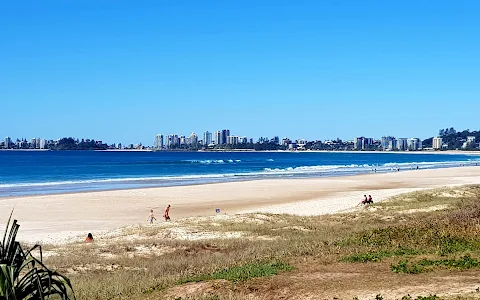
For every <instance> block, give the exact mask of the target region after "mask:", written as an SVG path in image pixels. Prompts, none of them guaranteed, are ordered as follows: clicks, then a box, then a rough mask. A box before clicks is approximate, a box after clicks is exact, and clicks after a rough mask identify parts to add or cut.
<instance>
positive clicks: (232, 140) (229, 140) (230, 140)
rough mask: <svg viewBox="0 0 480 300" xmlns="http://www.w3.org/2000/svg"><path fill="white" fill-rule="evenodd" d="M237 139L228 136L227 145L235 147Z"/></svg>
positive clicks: (236, 137)
mask: <svg viewBox="0 0 480 300" xmlns="http://www.w3.org/2000/svg"><path fill="white" fill-rule="evenodd" d="M238 139H239V138H238V136H234V135H229V136H228V138H227V144H229V145H236V144H238Z"/></svg>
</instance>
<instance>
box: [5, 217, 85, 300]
mask: <svg viewBox="0 0 480 300" xmlns="http://www.w3.org/2000/svg"><path fill="white" fill-rule="evenodd" d="M12 213H13V211H12ZM11 218H12V214H10V218H9V219H8V221H7V226H6V227H5V234H4V236H3V241H1V242H0V300H21V299H45V298H49V297H50V296H52V295H56V296H57V297H60V298H61V299H65V300H68V299H72V298H73V299H75V295H74V293H73V289H72V285H71V283H70V281H69V280H68V278H67V277H65V276H63V275H61V274H59V273H57V272H55V271H51V270H49V269H48V268H47V267H46V266H45V265H44V264H43V263H42V248H41V246H40V245H35V246H34V247H33V248H31V249H30V250H28V251H27V252H24V251H23V249H22V247H21V246H20V243H19V242H17V241H16V240H15V238H16V236H17V232H18V228H19V227H20V225H18V224H17V220H14V221H13V223H12V224H11V226H10V220H11ZM34 250H38V251H39V253H40V259H37V258H35V257H34V256H32V255H31V253H32V251H34Z"/></svg>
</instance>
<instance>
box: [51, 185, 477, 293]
mask: <svg viewBox="0 0 480 300" xmlns="http://www.w3.org/2000/svg"><path fill="white" fill-rule="evenodd" d="M438 205H443V206H442V207H445V208H444V209H441V210H434V211H427V210H428V208H429V207H433V206H438ZM416 209H421V210H419V211H415V210H416ZM412 210H414V211H413V212H412ZM405 211H408V213H405ZM218 223H219V224H211V223H209V222H204V223H200V224H193V225H194V226H195V230H201V231H209V232H214V233H215V232H217V233H219V234H221V233H225V232H241V233H242V234H243V237H242V238H228V239H227V238H215V239H211V240H200V241H186V240H172V239H169V238H165V237H163V238H162V237H161V235H159V234H160V233H161V232H162V230H164V228H160V227H159V228H155V227H149V228H146V229H144V230H143V229H138V232H136V234H138V235H142V230H143V231H144V236H146V237H147V238H146V239H138V240H124V241H121V240H120V241H111V242H109V241H106V242H105V243H104V244H100V243H99V244H93V245H88V246H86V245H83V244H82V245H69V246H66V247H63V248H59V249H56V250H55V251H57V252H58V255H56V256H51V257H48V258H47V259H46V261H47V263H48V264H49V265H51V266H54V267H55V268H56V269H58V270H59V271H61V272H64V273H65V272H67V274H69V277H70V279H71V280H72V283H73V285H74V288H75V292H76V295H77V299H144V298H145V297H146V298H147V299H163V296H164V295H167V294H168V293H169V290H170V289H172V288H178V287H182V286H183V285H185V286H188V285H189V284H195V283H198V284H200V283H206V282H208V281H215V280H227V281H230V282H233V283H235V284H234V285H233V287H232V285H229V286H227V287H222V288H219V289H216V290H215V291H214V292H213V294H208V295H206V296H205V295H203V294H201V293H200V294H198V298H195V297H196V296H189V295H184V294H182V293H180V292H179V294H178V295H175V296H176V297H177V298H179V297H183V298H181V299H204V298H205V297H212V298H211V299H246V298H247V296H245V295H250V294H252V293H253V294H254V295H257V296H259V297H260V296H262V295H263V296H262V297H264V298H261V297H260V298H258V299H269V298H271V297H273V298H275V297H276V293H275V292H272V291H275V290H279V291H281V290H283V289H285V285H286V284H287V285H289V286H290V288H292V289H295V287H294V285H293V283H292V282H293V281H294V279H295V278H303V277H299V276H306V277H305V278H309V277H308V276H310V275H309V274H310V273H314V274H317V273H318V272H320V271H318V270H330V271H322V272H326V273H328V272H330V273H331V272H334V273H332V274H337V273H339V272H340V271H339V268H343V269H342V270H349V268H348V266H351V268H350V270H357V269H359V264H361V265H362V266H365V267H364V268H361V270H364V271H362V272H366V274H367V275H365V276H366V277H367V278H368V276H375V273H374V272H378V271H376V270H384V271H382V272H385V273H382V274H383V275H382V276H384V277H385V278H384V280H385V283H387V282H393V283H395V280H402V278H403V277H395V276H397V275H396V274H408V276H417V275H415V274H421V273H425V272H436V271H437V270H440V271H443V272H444V271H451V272H455V271H458V270H471V269H473V270H474V269H476V268H478V264H479V262H478V258H479V257H480V236H478V233H477V232H478V226H479V224H480V187H478V186H468V187H461V188H455V189H443V190H436V191H428V192H417V193H411V194H407V195H403V196H401V197H396V198H395V199H393V200H390V201H387V202H385V203H380V204H375V205H373V206H370V207H369V208H367V209H362V210H360V211H357V212H353V213H348V214H337V215H330V216H317V217H293V216H284V215H282V216H276V215H263V217H262V218H256V217H255V216H254V215H252V216H251V218H250V220H243V221H236V222H233V221H228V220H227V221H219V222H218ZM193 225H192V224H186V225H185V226H193ZM139 248H141V249H150V250H151V251H150V250H149V251H150V252H148V253H147V254H146V255H142V254H141V253H140V252H139V250H138V249H139ZM152 249H153V250H152ZM155 251H156V252H155ZM370 264H375V266H376V267H375V268H376V269H372V268H370V267H368V266H370ZM378 264H380V265H378ZM345 265H346V267H345ZM315 272H317V273H315ZM342 272H345V274H347V275H348V274H349V273H348V272H347V271H342ZM369 272H370V273H369ZM330 273H328V274H330ZM277 274H280V275H279V276H275V275H277ZM290 274H291V275H290ZM322 274H323V273H321V272H320V273H319V275H315V276H323V275H322ZM368 274H370V275H368ZM389 274H391V275H389ZM288 276H292V278H293V279H288V278H289V277H288ZM295 276H297V277H295ZM312 276H313V275H312ZM335 276H337V275H335ZM342 278H343V277H342ZM346 278H347V277H346ZM361 278H363V276H361V277H360V279H358V280H360V281H359V285H360V286H361V287H362V288H371V289H377V288H378V287H379V285H378V284H377V285H375V284H376V283H375V282H370V281H361V280H363V279H361ZM422 278H423V277H422ZM253 279H255V280H253ZM422 280H428V278H425V279H422ZM298 282H299V283H298V286H299V287H300V286H301V289H302V290H305V289H312V290H313V291H315V290H316V289H317V288H318V287H316V286H314V285H309V283H308V282H309V281H306V280H299V281H298ZM334 282H336V281H334ZM353 283H354V280H350V279H345V281H344V282H343V281H342V282H341V283H340V282H339V283H335V284H332V286H330V287H328V288H331V290H332V293H334V292H333V291H337V290H338V289H340V290H342V289H347V288H348V286H350V285H351V284H353ZM343 285H345V288H343ZM253 286H254V287H253ZM326 288H327V287H325V288H324V289H326ZM322 291H323V290H322ZM295 292H296V291H295V290H291V291H289V293H295ZM269 293H271V294H269ZM187 294H188V293H187ZM165 297H167V296H165ZM202 297H204V298H202ZM215 297H216V298H215ZM432 297H437V296H426V297H424V298H413V296H412V298H405V299H440V298H438V297H437V298H432ZM167 298H168V297H167ZM352 298H353V296H352V297H349V299H352ZM399 298H401V297H399ZM179 299H180V298H179ZM205 299H207V298H205ZM209 299H210V298H209ZM388 299H389V298H388Z"/></svg>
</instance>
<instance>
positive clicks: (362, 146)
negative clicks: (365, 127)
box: [353, 136, 373, 150]
mask: <svg viewBox="0 0 480 300" xmlns="http://www.w3.org/2000/svg"><path fill="white" fill-rule="evenodd" d="M372 145H373V138H366V137H363V136H361V137H356V138H355V139H354V141H353V147H354V148H355V149H357V150H368V149H370V147H371V146H372Z"/></svg>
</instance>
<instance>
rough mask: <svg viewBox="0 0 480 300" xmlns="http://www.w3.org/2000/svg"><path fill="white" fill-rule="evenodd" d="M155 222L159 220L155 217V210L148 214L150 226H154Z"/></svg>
mask: <svg viewBox="0 0 480 300" xmlns="http://www.w3.org/2000/svg"><path fill="white" fill-rule="evenodd" d="M153 220H155V221H156V220H157V219H156V218H155V216H154V215H153V209H151V210H150V213H149V214H148V218H147V222H148V223H149V224H153Z"/></svg>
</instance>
